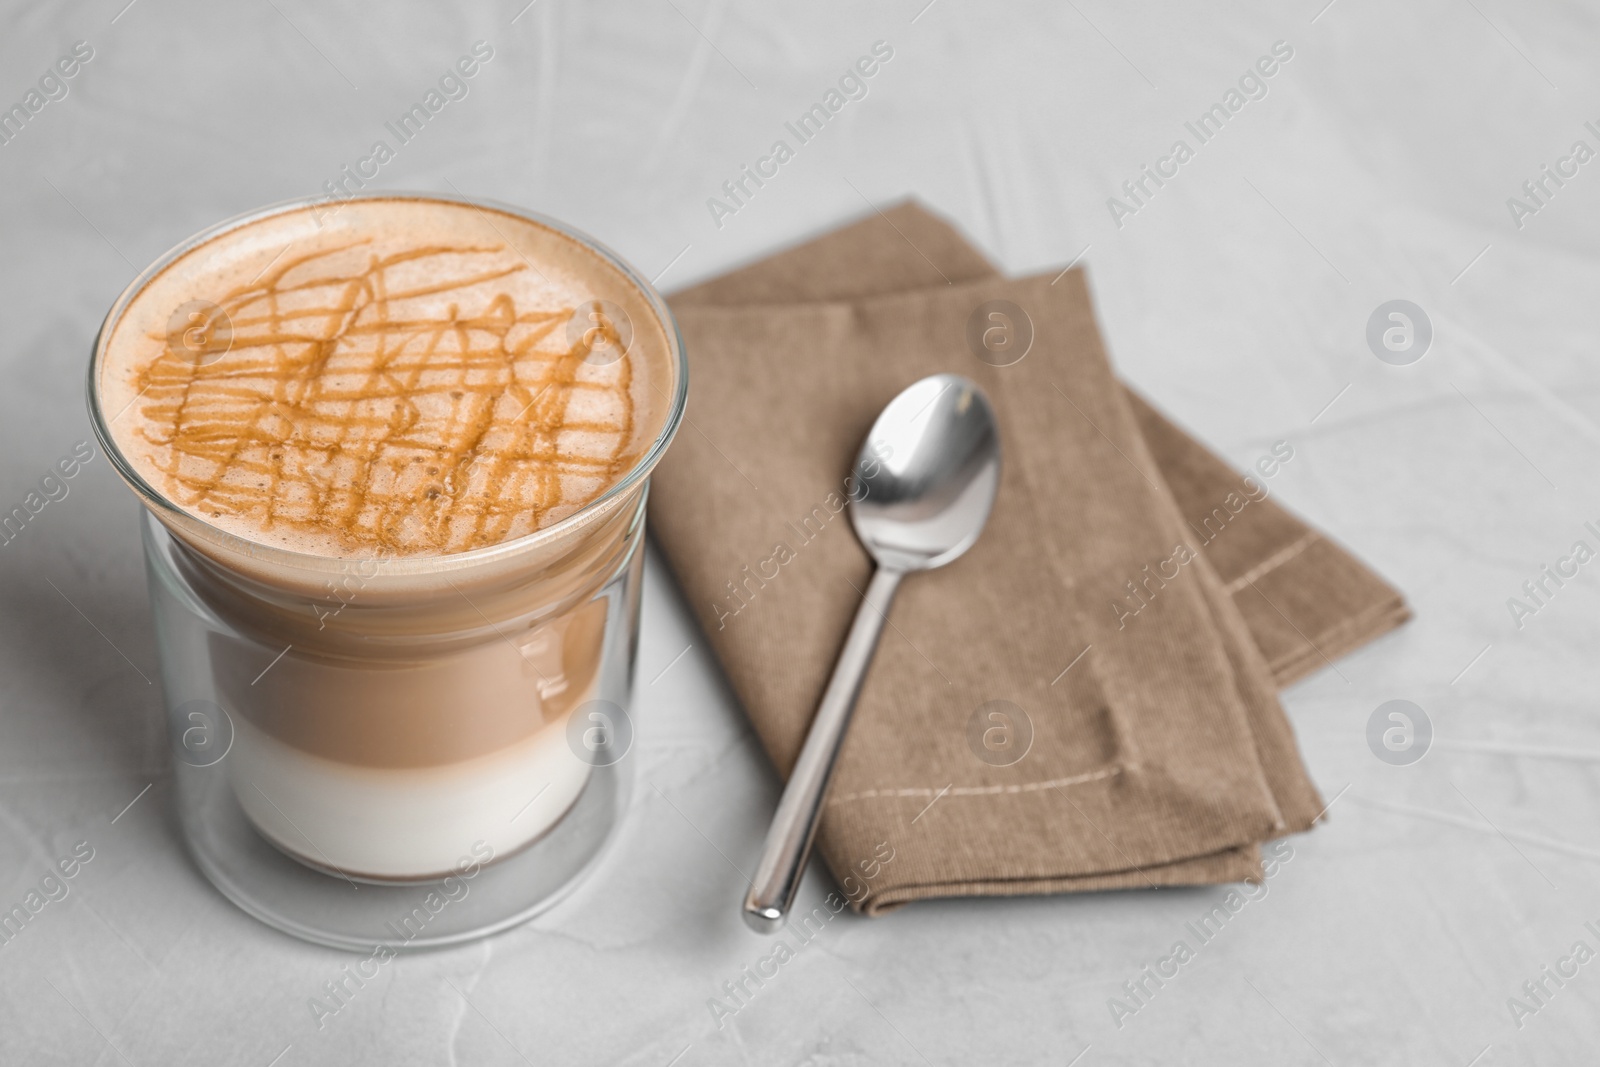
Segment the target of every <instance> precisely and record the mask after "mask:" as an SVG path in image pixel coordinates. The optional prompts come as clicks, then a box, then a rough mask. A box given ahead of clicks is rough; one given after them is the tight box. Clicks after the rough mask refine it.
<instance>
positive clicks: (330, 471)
mask: <svg viewBox="0 0 1600 1067" xmlns="http://www.w3.org/2000/svg"><path fill="white" fill-rule="evenodd" d="M365 243H367V242H357V243H354V244H351V245H346V246H344V247H341V248H333V249H326V250H323V251H319V252H315V253H311V254H308V255H304V256H301V257H299V258H298V259H294V260H292V261H290V262H288V263H286V264H284V265H283V266H281V267H280V268H278V269H277V270H276V271H274V272H273V273H271V274H270V275H268V276H266V277H265V278H264V279H258V280H257V281H256V282H252V283H251V284H249V285H245V286H241V287H239V288H237V289H235V290H233V291H232V292H230V293H228V294H227V295H226V296H225V297H223V298H222V299H221V300H219V301H218V302H217V303H218V306H220V307H221V308H222V310H223V311H224V312H226V314H227V316H228V317H229V319H230V320H231V322H232V345H231V347H229V348H228V350H227V352H226V354H225V355H223V356H221V358H219V359H217V360H216V361H215V362H209V363H208V362H204V361H200V362H196V361H194V360H190V359H185V358H182V357H181V356H179V355H178V354H176V353H174V352H173V351H172V350H171V349H170V348H168V347H166V339H165V338H164V337H162V338H161V340H162V342H163V350H162V353H161V354H160V355H159V356H157V357H156V358H154V359H152V360H151V362H150V363H149V365H148V366H146V367H144V368H143V370H142V371H141V372H140V374H139V375H138V380H137V381H136V382H135V387H136V388H139V389H140V390H141V391H142V393H141V395H142V398H143V401H144V403H143V407H142V409H141V410H142V414H143V416H144V419H143V425H142V426H141V428H140V430H139V432H140V433H141V434H142V435H143V436H144V437H145V439H146V440H148V441H149V442H150V443H151V444H152V445H154V446H156V451H157V453H158V456H157V458H156V460H155V462H156V465H157V466H158V468H159V469H160V471H161V472H162V473H163V474H164V475H165V476H166V478H167V482H168V488H169V492H170V493H171V495H172V496H173V497H174V500H175V502H176V503H178V504H180V505H181V506H183V507H185V508H188V509H190V510H192V511H195V512H196V513H199V514H203V515H213V516H218V515H227V516H235V517H240V518H245V519H248V520H251V521H253V522H254V523H255V524H257V525H258V526H259V527H260V528H261V529H263V530H274V529H287V530H290V531H293V532H297V533H305V534H313V535H322V536H326V537H331V538H332V539H333V540H334V541H336V542H338V543H339V544H341V545H342V546H344V547H348V548H359V549H372V548H377V549H379V550H384V551H391V552H397V553H407V554H418V553H444V552H458V551H464V550H466V549H469V548H475V547H479V546H482V545H488V544H495V543H498V542H500V541H504V540H507V539H509V538H511V537H514V536H520V535H522V534H524V533H528V532H531V531H532V530H534V529H537V528H539V527H540V526H543V525H546V524H547V523H548V522H550V521H554V520H555V519H557V518H560V517H562V516H563V515H564V514H566V513H570V511H572V510H576V508H578V507H580V506H582V505H583V504H585V503H587V502H588V501H589V500H592V499H593V498H594V497H596V496H598V495H599V494H600V493H601V492H603V491H604V490H605V489H606V488H607V487H609V486H610V485H611V484H612V483H614V482H615V481H616V480H617V479H618V478H619V477H620V476H621V475H622V474H623V473H624V472H625V471H626V470H627V469H628V467H630V466H631V465H632V463H633V461H634V460H635V459H636V457H635V456H633V455H631V454H629V452H628V451H627V450H628V446H629V442H630V441H631V438H632V434H633V423H634V410H633V401H632V390H631V377H632V368H631V360H629V359H628V358H626V357H624V358H622V359H618V360H616V361H615V363H613V364H611V365H609V366H605V367H601V368H590V370H589V372H588V373H586V374H581V376H580V372H583V371H584V369H585V367H586V366H587V364H586V363H585V359H586V357H587V356H588V354H589V346H588V344H587V343H586V341H585V340H584V339H583V338H582V337H580V338H579V339H578V340H577V342H576V343H574V344H572V345H569V346H566V347H565V348H564V349H563V350H560V351H550V350H545V351H540V350H538V348H537V346H538V345H539V343H540V342H541V341H543V340H544V339H546V338H547V337H551V335H552V334H554V333H556V331H557V330H559V329H561V328H562V327H563V326H564V325H565V324H566V322H567V321H568V319H569V318H570V316H571V314H572V311H573V309H572V308H563V309H560V310H558V311H526V312H521V313H519V312H518V311H517V309H516V305H515V303H514V302H513V301H512V299H511V296H510V295H509V294H508V293H506V292H504V291H496V288H495V286H494V283H495V282H496V281H498V280H500V279H503V278H506V277H508V276H510V275H513V274H516V273H518V272H519V271H521V270H523V269H524V267H525V264H524V263H520V262H507V257H505V256H503V255H501V253H503V252H504V251H505V249H504V248H503V247H500V246H496V247H475V246H469V247H449V246H445V245H429V246H426V247H421V248H415V249H409V250H406V251H403V252H399V253H395V254H392V255H388V256H382V257H380V256H377V255H373V254H370V253H369V254H368V255H367V257H366V265H365V267H364V268H363V269H359V270H356V271H354V272H350V271H348V270H346V271H343V272H341V271H340V270H338V269H336V264H337V263H338V262H339V261H340V260H348V259H350V258H351V257H350V256H349V255H347V253H351V252H352V251H354V252H356V254H358V255H359V252H360V248H359V246H360V245H362V244H365ZM445 256H452V257H458V263H459V264H460V265H463V266H464V270H463V274H464V276H462V277H458V278H452V279H450V280H446V281H434V282H432V283H431V284H428V285H425V286H420V287H414V288H409V289H400V290H398V291H396V290H392V289H391V281H392V276H393V275H394V274H395V273H396V268H397V267H400V266H401V265H403V264H411V263H419V262H420V261H425V260H428V259H430V258H437V257H445ZM329 260H332V261H333V262H332V263H330V262H327V261H329ZM434 266H435V267H440V266H441V264H438V263H435V264H434ZM433 273H434V276H435V277H436V276H437V270H436V271H434V272H433ZM402 283H403V279H402ZM441 296H448V297H450V298H451V299H452V302H451V303H449V305H448V310H447V313H446V314H445V316H444V317H442V318H440V317H438V316H437V315H434V316H431V317H430V316H429V315H427V314H417V313H416V312H415V311H414V310H413V311H412V312H411V313H409V314H408V313H407V308H406V307H405V306H404V305H405V304H407V303H408V302H412V301H418V300H422V299H424V298H434V299H437V298H439V297H441ZM468 297H472V298H475V300H476V302H477V303H478V304H479V305H480V306H478V307H477V308H476V310H475V311H473V312H472V313H470V314H463V313H462V311H461V303H459V302H456V301H464V300H465V299H466V298H468ZM580 400H581V401H583V403H582V405H581V406H582V409H583V410H582V412H574V411H573V410H572V409H573V406H574V401H580ZM574 435H578V436H577V437H576V438H575V437H574ZM558 508H560V509H563V510H562V511H561V512H559V513H556V514H552V512H555V510H556V509H558Z"/></svg>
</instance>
